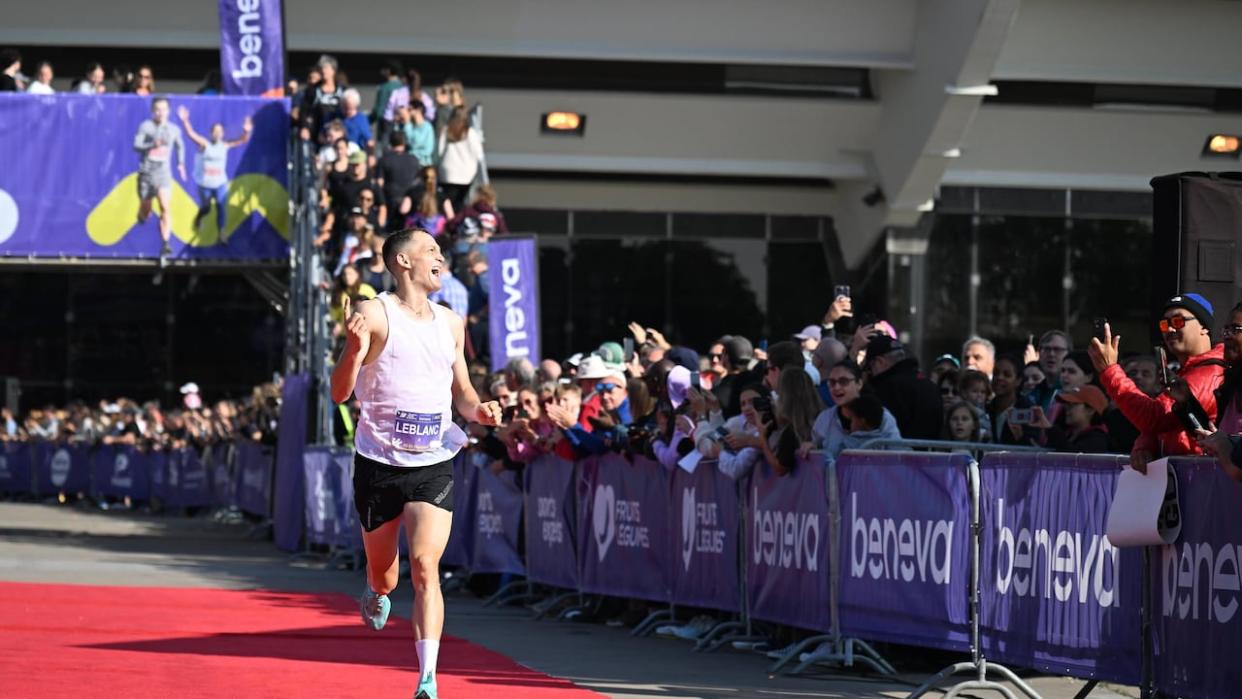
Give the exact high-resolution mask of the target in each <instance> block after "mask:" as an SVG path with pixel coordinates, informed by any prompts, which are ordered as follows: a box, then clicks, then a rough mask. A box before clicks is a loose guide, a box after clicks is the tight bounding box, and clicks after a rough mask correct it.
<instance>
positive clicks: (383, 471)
mask: <svg viewBox="0 0 1242 699" xmlns="http://www.w3.org/2000/svg"><path fill="white" fill-rule="evenodd" d="M407 502H427V503H431V504H432V505H435V506H436V507H439V508H440V509H443V510H447V511H449V512H452V511H453V462H452V461H444V462H441V463H438V464H435V465H433V466H418V467H408V466H407V467H400V466H389V465H388V464H382V463H380V462H378V461H375V460H374V459H368V458H367V457H365V456H363V455H362V454H354V507H356V508H358V519H359V520H361V521H362V528H363V529H365V530H367V531H369V532H370V531H375V530H376V529H377V528H379V527H380V525H382V524H384V523H385V522H391V521H392V520H394V519H400V517H401V512H402V511H403V510H404V509H405V503H407Z"/></svg>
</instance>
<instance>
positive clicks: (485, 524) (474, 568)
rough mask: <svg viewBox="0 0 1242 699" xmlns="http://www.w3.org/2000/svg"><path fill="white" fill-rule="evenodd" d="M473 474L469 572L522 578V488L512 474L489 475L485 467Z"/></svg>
mask: <svg viewBox="0 0 1242 699" xmlns="http://www.w3.org/2000/svg"><path fill="white" fill-rule="evenodd" d="M475 471H476V473H475V475H474V478H475V481H474V518H473V519H474V545H473V546H472V547H471V552H470V553H471V555H470V570H471V572H474V573H513V574H515V575H524V574H525V573H526V566H524V565H523V564H522V557H521V556H519V555H518V534H519V533H520V531H521V527H522V488H521V487H520V486H519V485H518V483H517V477H516V475H517V474H515V473H514V472H513V471H503V472H501V473H500V474H499V475H497V474H494V473H492V472H491V471H490V470H488V468H487V467H486V466H484V467H482V468H476V469H475Z"/></svg>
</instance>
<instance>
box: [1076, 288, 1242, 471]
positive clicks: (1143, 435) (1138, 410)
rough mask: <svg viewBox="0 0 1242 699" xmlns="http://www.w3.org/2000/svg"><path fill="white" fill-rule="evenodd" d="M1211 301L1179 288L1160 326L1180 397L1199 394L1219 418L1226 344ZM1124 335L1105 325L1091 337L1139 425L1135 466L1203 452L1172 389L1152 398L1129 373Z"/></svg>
mask: <svg viewBox="0 0 1242 699" xmlns="http://www.w3.org/2000/svg"><path fill="white" fill-rule="evenodd" d="M1214 325H1215V323H1214V320H1213V317H1212V304H1211V303H1209V302H1208V300H1207V299H1205V298H1203V297H1202V296H1200V295H1199V294H1179V295H1177V296H1174V297H1173V298H1171V299H1169V301H1168V302H1167V303H1165V305H1164V309H1163V313H1162V314H1161V318H1160V321H1159V322H1158V323H1157V328H1158V329H1159V330H1160V333H1161V334H1162V335H1163V336H1164V345H1165V347H1166V348H1167V349H1168V351H1169V354H1170V355H1171V356H1172V357H1173V358H1176V359H1177V361H1178V363H1179V364H1180V365H1181V368H1180V369H1178V372H1177V378H1178V381H1177V382H1176V388H1177V389H1179V392H1180V394H1181V395H1182V397H1185V398H1189V397H1190V396H1193V397H1194V398H1195V399H1197V400H1198V402H1199V404H1200V405H1201V406H1202V407H1203V410H1204V411H1205V412H1206V413H1207V415H1208V418H1209V420H1210V421H1212V423H1213V424H1215V422H1216V419H1217V404H1216V394H1215V391H1216V389H1218V388H1220V386H1221V384H1222V382H1223V381H1224V373H1225V372H1224V367H1225V359H1224V357H1225V348H1224V346H1222V345H1216V346H1213V345H1212V330H1211V329H1212V327H1213V326H1214ZM1120 345H1121V338H1120V337H1113V335H1112V332H1111V328H1109V327H1108V326H1107V325H1105V330H1104V338H1103V340H1100V339H1098V338H1096V339H1093V340H1092V341H1091V349H1090V355H1091V361H1092V363H1093V364H1094V365H1095V369H1096V371H1097V372H1098V375H1099V377H1100V382H1101V384H1103V387H1104V390H1105V391H1106V392H1107V393H1108V396H1109V398H1111V399H1112V400H1113V402H1114V403H1116V404H1117V407H1118V409H1120V410H1121V412H1122V413H1123V414H1124V415H1125V416H1126V418H1127V419H1128V420H1130V422H1132V423H1133V424H1134V426H1135V427H1137V428H1138V429H1139V432H1140V436H1139V438H1138V440H1137V441H1136V442H1135V444H1134V449H1133V450H1132V451H1131V453H1130V455H1131V458H1130V461H1131V464H1132V465H1133V466H1134V468H1135V469H1137V470H1140V471H1144V472H1146V469H1147V463H1148V462H1149V461H1151V460H1152V459H1153V458H1159V457H1160V456H1177V455H1182V454H1200V453H1202V449H1200V447H1199V445H1198V443H1197V442H1196V441H1195V439H1194V438H1193V437H1192V435H1190V434H1189V433H1188V432H1187V430H1186V428H1185V427H1184V426H1183V424H1182V421H1181V419H1180V418H1178V416H1177V414H1176V413H1175V412H1174V408H1175V407H1176V405H1175V401H1174V398H1173V397H1172V396H1171V395H1169V394H1168V393H1162V394H1161V395H1159V396H1157V397H1155V398H1152V397H1150V396H1148V395H1147V394H1145V393H1143V391H1141V390H1140V389H1139V388H1138V387H1137V386H1136V385H1135V384H1134V381H1133V380H1131V379H1130V377H1128V376H1126V373H1125V371H1124V370H1123V369H1122V367H1121V365H1120V364H1118V361H1117V357H1118V354H1119V350H1120Z"/></svg>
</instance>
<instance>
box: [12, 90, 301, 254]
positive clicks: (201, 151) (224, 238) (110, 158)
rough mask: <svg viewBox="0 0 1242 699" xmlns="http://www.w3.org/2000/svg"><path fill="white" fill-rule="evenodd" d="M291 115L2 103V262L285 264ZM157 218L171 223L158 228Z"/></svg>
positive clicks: (84, 99)
mask: <svg viewBox="0 0 1242 699" xmlns="http://www.w3.org/2000/svg"><path fill="white" fill-rule="evenodd" d="M288 132H289V104H288V101H287V100H284V99H279V100H273V99H262V98H258V97H220V96H196V95H172V96H169V97H168V98H162V97H140V96H137V95H128V94H124V95H109V94H104V95H80V94H76V93H58V94H55V95H29V94H0V163H4V167H0V257H23V258H26V257H35V258H56V259H63V258H78V259H83V258H85V259H99V258H106V259H156V258H158V257H159V256H160V253H161V248H162V243H163V233H162V231H163V230H164V229H165V228H167V232H168V239H169V251H168V255H169V257H170V259H172V260H174V261H175V260H286V261H287V260H288V257H289V225H290V223H289V195H288V191H287V186H288V185H287V184H286V183H287V181H288V177H287V168H288V158H287V151H288V145H287V144H288ZM165 206H167V211H168V215H167V217H164V215H163V214H164V210H165Z"/></svg>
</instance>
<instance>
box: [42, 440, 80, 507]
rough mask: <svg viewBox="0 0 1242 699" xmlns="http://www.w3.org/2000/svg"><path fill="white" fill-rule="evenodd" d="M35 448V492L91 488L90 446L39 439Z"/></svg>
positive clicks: (64, 491) (47, 493) (73, 491)
mask: <svg viewBox="0 0 1242 699" xmlns="http://www.w3.org/2000/svg"><path fill="white" fill-rule="evenodd" d="M33 449H34V466H35V470H34V476H35V479H34V489H35V490H34V492H35V495H37V496H40V497H44V496H48V495H56V494H58V493H78V492H85V491H86V490H87V489H88V488H90V484H91V463H90V447H88V446H86V445H84V444H57V443H50V442H36V443H35V444H34V447H33Z"/></svg>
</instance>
